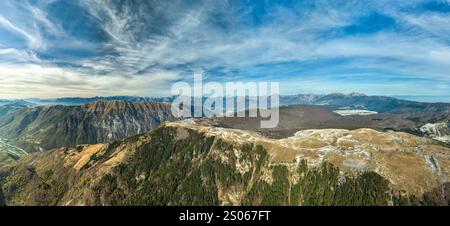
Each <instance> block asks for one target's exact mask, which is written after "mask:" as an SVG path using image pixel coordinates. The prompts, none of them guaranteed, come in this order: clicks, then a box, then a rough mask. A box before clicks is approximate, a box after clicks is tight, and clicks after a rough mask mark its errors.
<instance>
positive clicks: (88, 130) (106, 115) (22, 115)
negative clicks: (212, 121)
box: [0, 101, 174, 152]
mask: <svg viewBox="0 0 450 226" xmlns="http://www.w3.org/2000/svg"><path fill="white" fill-rule="evenodd" d="M0 109H1V108H0ZM3 109H4V110H0V112H3V115H2V116H0V138H2V139H3V140H4V141H5V142H8V143H9V144H12V145H15V146H19V147H21V148H23V149H25V150H26V151H28V152H33V151H42V150H47V149H51V148H56V147H62V146H74V145H76V144H95V143H105V142H111V141H115V140H118V139H123V138H126V137H130V136H133V135H136V134H139V133H144V132H146V131H148V130H150V129H153V128H155V127H157V126H159V125H160V123H161V122H164V121H170V120H174V117H173V116H172V114H171V111H170V105H169V104H166V103H147V102H142V103H132V102H127V101H96V102H92V103H89V104H84V105H78V106H62V105H54V106H40V107H34V108H29V107H16V108H12V109H11V108H8V109H9V110H5V109H6V107H4V108H3Z"/></svg>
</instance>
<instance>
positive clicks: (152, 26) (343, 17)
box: [0, 0, 450, 97]
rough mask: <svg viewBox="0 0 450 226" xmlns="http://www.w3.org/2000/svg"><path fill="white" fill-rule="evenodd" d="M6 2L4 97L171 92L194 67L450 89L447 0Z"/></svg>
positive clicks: (377, 90)
mask: <svg viewBox="0 0 450 226" xmlns="http://www.w3.org/2000/svg"><path fill="white" fill-rule="evenodd" d="M6 2H7V3H6V5H7V7H5V9H4V10H1V9H0V35H2V36H0V37H2V38H0V78H2V79H3V80H2V90H3V91H2V93H0V96H4V97H8V96H16V97H22V96H67V95H69V94H70V95H75V96H77V90H80V91H79V94H78V95H79V96H90V95H115V94H117V92H120V93H121V94H129V95H158V94H161V95H165V94H168V93H167V90H169V89H168V87H170V84H172V82H174V81H178V80H190V79H192V78H191V75H190V73H191V72H192V71H204V72H205V73H206V77H207V79H208V80H214V81H219V82H224V81H229V80H244V81H245V80H280V81H281V82H282V87H281V90H282V91H283V92H285V93H295V92H320V93H328V92H352V91H360V92H366V93H368V94H383V95H386V94H392V95H412V94H417V95H426V94H432V95H446V93H447V92H448V87H449V85H450V76H449V74H448V71H450V60H449V59H450V46H449V44H450V24H449V22H448V21H450V3H449V2H448V1H439V0H437V1H420V0H417V1H403V0H401V1H396V2H395V3H394V2H392V1H300V0H299V1H220V2H219V1H189V2H186V1H104V0H77V1H71V2H67V1H58V0H53V1H33V2H31V1H6ZM8 11H9V13H8ZM25 14H26V15H29V16H28V17H29V18H27V20H24V19H23V18H22V17H20V16H24V15H25ZM30 17H31V18H30ZM2 18H3V19H2ZM12 68H15V70H12ZM7 69H8V70H7ZM30 70H34V72H33V73H31V71H30ZM54 70H56V71H54ZM5 71H8V76H10V77H8V79H6V78H5V76H6V73H3V72H5ZM22 72H23V73H22ZM25 72H26V73H25ZM24 74H27V75H26V76H25V77H26V78H27V79H25V80H24V79H20V78H21V76H22V78H24V77H23V75H24ZM55 74H57V75H64V76H55ZM52 79H55V81H61V82H60V83H57V84H56V83H53V84H52V81H49V80H52ZM58 79H60V80H58ZM29 80H32V81H33V83H27V82H26V81H29ZM62 81H65V82H62ZM81 81H82V82H81ZM111 81H115V82H111ZM283 81H284V82H283ZM49 84H52V85H51V86H50V85H49ZM124 84H125V85H124ZM283 84H285V85H284V86H283ZM294 84H295V85H294ZM132 86H136V87H138V88H136V89H133V88H132ZM8 87H22V88H25V87H30V89H24V90H28V91H24V92H16V91H17V90H14V88H8ZM283 87H284V88H283ZM81 90H82V91H81ZM13 93H14V94H13ZM44 93H45V94H44ZM8 94H9V95H8Z"/></svg>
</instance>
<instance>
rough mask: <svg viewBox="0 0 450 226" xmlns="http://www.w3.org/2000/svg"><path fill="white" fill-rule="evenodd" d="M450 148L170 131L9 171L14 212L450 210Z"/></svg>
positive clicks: (332, 134)
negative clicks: (76, 208)
mask: <svg viewBox="0 0 450 226" xmlns="http://www.w3.org/2000/svg"><path fill="white" fill-rule="evenodd" d="M449 175H450V148H446V147H442V146H439V145H438V144H437V143H436V142H435V141H433V140H431V139H428V138H420V137H416V136H414V135H411V134H407V133H398V132H377V131H375V130H371V129H359V130H353V131H349V130H343V129H323V130H304V131H300V132H298V133H297V134H296V135H295V136H292V137H289V138H286V139H269V138H266V137H263V136H260V135H258V134H256V133H254V132H247V131H242V130H236V129H225V128H218V127H212V126H208V125H202V124H198V123H195V122H193V121H192V120H186V121H182V122H174V123H172V122H171V123H164V124H163V126H162V127H160V128H157V129H155V130H153V131H151V132H148V133H146V134H142V135H138V136H135V137H132V138H129V139H126V140H124V141H118V142H113V143H111V144H97V145H83V146H77V147H76V148H62V149H58V150H54V151H50V152H45V153H39V154H33V155H31V156H28V157H26V158H24V159H23V160H21V161H20V163H19V164H18V165H16V166H14V167H11V168H8V169H5V167H3V169H2V170H0V184H1V186H2V188H3V193H4V196H5V200H6V203H7V204H8V205H448V204H449V197H450V196H449V186H448V185H449V184H448V176H449Z"/></svg>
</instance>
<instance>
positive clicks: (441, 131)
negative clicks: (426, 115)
mask: <svg viewBox="0 0 450 226" xmlns="http://www.w3.org/2000/svg"><path fill="white" fill-rule="evenodd" d="M420 131H421V132H422V133H424V134H426V135H428V136H429V137H431V138H433V139H435V140H438V141H441V142H444V143H447V144H450V121H448V122H440V123H427V124H425V125H424V126H422V127H420Z"/></svg>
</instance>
